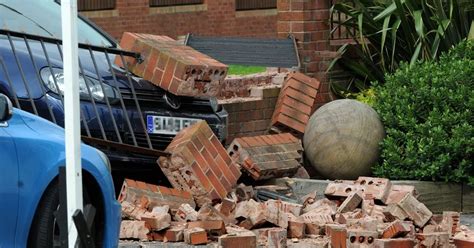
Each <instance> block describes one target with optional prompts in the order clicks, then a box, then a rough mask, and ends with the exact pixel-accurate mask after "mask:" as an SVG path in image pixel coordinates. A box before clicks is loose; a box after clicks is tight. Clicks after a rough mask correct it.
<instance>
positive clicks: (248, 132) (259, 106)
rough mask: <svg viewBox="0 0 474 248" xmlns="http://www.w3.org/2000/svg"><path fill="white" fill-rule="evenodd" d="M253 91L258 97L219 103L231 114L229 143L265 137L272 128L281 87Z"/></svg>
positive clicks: (256, 88) (254, 89) (258, 88)
mask: <svg viewBox="0 0 474 248" xmlns="http://www.w3.org/2000/svg"><path fill="white" fill-rule="evenodd" d="M251 91H252V92H251V94H254V95H258V96H256V97H249V98H239V99H235V100H231V101H230V100H221V101H219V104H221V105H222V106H223V107H224V108H225V110H227V112H228V113H229V125H228V136H227V142H228V143H230V142H232V141H233V140H234V138H237V137H244V136H256V135H263V134H265V133H266V132H267V131H268V129H269V127H270V121H271V118H272V115H273V112H274V110H275V104H276V102H277V98H278V94H279V92H280V86H272V87H255V88H253V89H252V90H251ZM256 92H259V94H257V93H256Z"/></svg>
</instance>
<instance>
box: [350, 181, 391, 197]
mask: <svg viewBox="0 0 474 248" xmlns="http://www.w3.org/2000/svg"><path fill="white" fill-rule="evenodd" d="M354 184H355V185H360V186H361V188H363V189H364V191H363V193H364V195H369V194H370V195H372V196H373V197H374V198H375V199H376V200H380V201H382V202H383V203H385V202H386V201H387V197H388V195H389V192H390V188H391V186H392V183H391V182H390V180H388V179H386V178H376V177H359V178H358V179H357V180H356V181H355V182H354Z"/></svg>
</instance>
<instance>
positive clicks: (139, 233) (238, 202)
mask: <svg viewBox="0 0 474 248" xmlns="http://www.w3.org/2000/svg"><path fill="white" fill-rule="evenodd" d="M261 188H265V189H267V190H269V191H272V190H276V189H277V188H278V187H272V186H263V187H262V186H259V187H255V188H253V187H251V186H245V185H239V186H237V187H234V188H232V189H231V190H229V192H228V193H227V194H226V195H225V196H224V197H222V198H221V199H220V200H219V201H215V202H208V203H205V204H203V205H202V206H200V207H199V208H198V210H196V208H195V206H194V202H193V201H192V199H193V198H192V197H191V194H189V193H187V192H186V191H180V190H174V189H167V188H164V187H160V186H153V185H149V184H144V183H140V182H135V181H131V180H126V182H125V183H124V187H123V188H122V194H121V197H120V200H121V202H122V215H123V217H124V221H123V222H122V229H121V238H122V239H133V240H142V241H143V240H154V241H162V242H186V243H187V244H191V245H198V244H211V243H217V244H218V245H219V246H220V247H257V246H261V247H287V246H288V247H328V246H329V247H474V232H473V231H470V230H469V229H468V228H467V227H465V226H460V222H459V221H460V215H459V213H458V212H443V213H442V214H440V215H437V214H433V213H432V212H431V211H430V210H429V209H428V208H426V206H425V205H424V204H423V203H421V202H419V201H418V200H417V194H416V191H415V188H414V187H413V186H408V185H392V184H391V182H390V181H389V180H388V179H383V178H372V177H360V178H359V179H357V180H356V181H334V182H332V183H330V184H329V185H328V186H327V188H326V191H325V192H324V193H325V195H326V197H327V198H323V199H316V196H315V195H316V192H314V193H313V194H309V195H306V196H304V197H302V198H301V199H295V198H293V197H292V195H291V193H290V194H287V195H285V196H282V198H284V199H291V202H290V201H282V200H279V199H278V200H275V199H267V200H262V199H261V198H260V197H258V193H257V194H254V192H255V190H256V191H257V192H258V190H259V189H261ZM276 192H277V191H275V194H274V195H278V193H276Z"/></svg>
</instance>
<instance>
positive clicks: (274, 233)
mask: <svg viewBox="0 0 474 248" xmlns="http://www.w3.org/2000/svg"><path fill="white" fill-rule="evenodd" d="M252 232H254V233H255V235H256V236H257V245H258V246H262V247H275V248H284V247H286V240H287V238H286V237H287V231H286V229H284V228H261V229H255V230H252Z"/></svg>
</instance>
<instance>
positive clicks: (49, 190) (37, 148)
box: [0, 94, 120, 248]
mask: <svg viewBox="0 0 474 248" xmlns="http://www.w3.org/2000/svg"><path fill="white" fill-rule="evenodd" d="M81 149H82V166H83V184H84V204H92V206H93V207H94V208H95V209H96V214H95V217H94V219H93V220H92V221H93V225H92V230H93V235H94V239H95V242H96V243H97V246H96V247H116V246H117V245H118V235H119V227H120V205H119V203H118V202H117V201H116V199H115V194H114V186H113V182H112V177H111V174H110V164H109V161H108V159H107V157H106V156H105V155H104V153H102V152H101V151H99V150H97V149H95V148H92V147H90V146H87V145H83V146H82V147H81ZM0 159H1V162H0V168H1V170H2V173H0V196H1V197H0V247H44V248H46V247H57V246H58V245H59V242H60V233H59V228H58V224H57V219H56V217H55V212H56V211H57V210H58V209H59V193H58V170H59V167H60V166H64V165H65V147H64V130H63V129H62V128H61V127H59V126H57V125H55V124H53V123H51V122H49V121H47V120H44V119H42V118H40V117H38V116H35V115H32V114H30V113H28V112H25V111H22V110H18V109H14V108H13V107H12V104H11V102H10V101H9V99H8V98H7V97H6V96H5V95H2V94H0Z"/></svg>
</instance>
